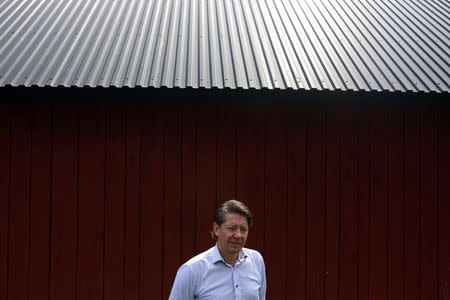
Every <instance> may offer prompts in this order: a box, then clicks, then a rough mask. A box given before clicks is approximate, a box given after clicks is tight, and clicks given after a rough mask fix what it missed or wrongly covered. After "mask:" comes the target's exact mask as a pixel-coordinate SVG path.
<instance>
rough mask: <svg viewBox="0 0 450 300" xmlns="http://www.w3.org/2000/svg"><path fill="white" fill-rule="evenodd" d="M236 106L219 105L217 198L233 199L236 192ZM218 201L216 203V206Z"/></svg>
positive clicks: (219, 200) (220, 199) (219, 199)
mask: <svg viewBox="0 0 450 300" xmlns="http://www.w3.org/2000/svg"><path fill="white" fill-rule="evenodd" d="M235 116H236V108H235V107H232V106H230V105H221V106H219V108H218V117H217V119H218V121H217V122H218V126H217V199H218V202H221V201H222V200H224V201H226V200H229V199H235V198H236V197H237V194H236V165H237V161H236V159H237V158H236V147H237V143H236V138H237V137H236V119H235ZM218 204H219V203H216V206H217V205H218Z"/></svg>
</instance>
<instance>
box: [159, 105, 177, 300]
mask: <svg viewBox="0 0 450 300" xmlns="http://www.w3.org/2000/svg"><path fill="white" fill-rule="evenodd" d="M160 114H161V115H163V116H164V120H165V128H164V233H163V235H164V237H163V240H164V252H163V253H164V279H163V299H167V298H169V293H170V289H171V287H172V282H173V278H174V275H175V274H176V271H177V269H178V267H179V262H180V257H181V253H180V252H181V251H180V250H181V249H180V248H181V243H180V228H181V227H180V225H181V221H180V217H181V182H182V180H181V134H180V123H179V122H180V111H179V109H178V108H174V107H172V106H170V107H165V109H164V110H163V111H161V112H160Z"/></svg>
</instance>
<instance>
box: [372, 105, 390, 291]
mask: <svg viewBox="0 0 450 300" xmlns="http://www.w3.org/2000/svg"><path fill="white" fill-rule="evenodd" d="M386 114H387V113H386V111H385V110H384V109H380V110H378V109H377V110H376V111H374V113H373V115H372V118H373V119H372V122H371V132H372V134H371V165H370V167H371V174H370V203H369V209H370V220H369V222H370V223H369V226H370V227H369V228H370V230H369V245H370V249H369V251H370V252H369V255H370V256H369V259H370V265H369V267H370V273H369V276H370V277H369V278H370V281H369V296H370V299H385V298H386V271H387V270H386V261H387V253H386V244H387V200H386V199H387V188H388V179H387V153H388V147H387V144H386V136H387V132H386V128H387V127H388V126H387V121H388V120H387V118H386Z"/></svg>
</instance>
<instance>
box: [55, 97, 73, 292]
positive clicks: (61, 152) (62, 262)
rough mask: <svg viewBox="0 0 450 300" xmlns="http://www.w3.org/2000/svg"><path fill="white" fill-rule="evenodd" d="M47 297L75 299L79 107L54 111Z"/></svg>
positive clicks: (68, 106) (56, 107)
mask: <svg viewBox="0 0 450 300" xmlns="http://www.w3.org/2000/svg"><path fill="white" fill-rule="evenodd" d="M52 134H53V137H52V140H53V149H52V205H51V242H50V244H51V249H50V299H68V300H70V299H76V298H77V288H76V287H77V215H78V107H76V106H72V105H55V106H54V111H53V133H52Z"/></svg>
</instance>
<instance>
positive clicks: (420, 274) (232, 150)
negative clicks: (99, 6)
mask: <svg viewBox="0 0 450 300" xmlns="http://www.w3.org/2000/svg"><path fill="white" fill-rule="evenodd" d="M449 120H450V112H449V111H448V110H446V109H443V110H442V109H441V110H440V109H425V110H418V109H407V108H403V109H401V108H399V107H398V108H395V109H392V108H391V109H388V108H379V107H378V108H372V109H369V108H362V107H359V108H355V107H354V108H339V107H329V108H327V109H324V108H318V107H300V106H296V107H294V106H293V107H289V108H286V107H269V106H261V107H259V108H255V107H243V106H232V105H228V106H226V105H204V106H189V105H179V106H170V105H161V104H148V105H143V104H142V105H139V104H134V105H124V104H111V105H102V104H99V105H89V106H88V105H73V106H66V105H43V106H41V105H32V106H26V105H21V106H18V105H9V106H8V105H1V106H0V167H1V168H0V209H1V211H0V215H1V219H0V222H1V223H0V224H1V231H0V242H1V243H0V299H5V300H6V299H8V300H9V299H14V300H16V299H49V298H50V299H166V298H167V296H168V293H169V291H170V287H171V284H172V281H173V278H174V275H175V272H176V269H177V267H178V266H179V265H180V264H181V263H182V262H183V261H185V260H187V259H188V258H189V257H191V256H192V255H194V254H195V253H197V252H200V251H202V250H205V249H206V248H207V247H209V246H210V245H211V240H210V237H209V230H210V227H211V214H212V213H213V210H214V208H215V207H216V205H217V204H218V203H220V202H221V201H224V200H227V199H230V198H239V199H241V200H243V201H245V202H247V203H248V204H249V206H250V208H251V209H252V210H253V211H254V213H255V219H256V220H255V225H254V227H253V228H252V231H251V236H250V238H249V241H248V246H249V247H254V248H257V249H258V250H260V251H261V252H262V253H263V255H264V257H265V260H266V265H267V275H268V298H269V299H403V298H404V297H406V298H408V299H443V300H444V299H445V300H447V299H449V297H450V296H449V282H450V241H449V229H448V228H450V223H449V222H450V221H449V220H450V200H449V199H450V159H449V155H448V153H450V123H449Z"/></svg>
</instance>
